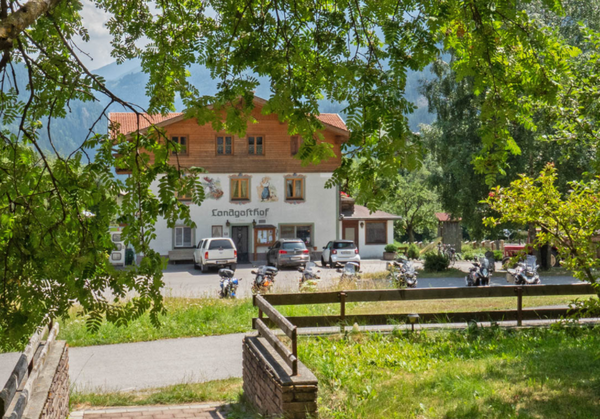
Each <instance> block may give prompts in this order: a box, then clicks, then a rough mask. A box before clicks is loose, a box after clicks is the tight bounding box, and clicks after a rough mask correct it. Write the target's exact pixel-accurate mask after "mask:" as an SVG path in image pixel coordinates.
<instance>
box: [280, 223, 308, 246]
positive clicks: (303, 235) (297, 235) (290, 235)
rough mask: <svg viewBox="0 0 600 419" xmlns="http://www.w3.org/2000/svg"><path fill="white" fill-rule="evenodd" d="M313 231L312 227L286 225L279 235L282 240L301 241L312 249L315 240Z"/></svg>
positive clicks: (281, 228) (282, 227)
mask: <svg viewBox="0 0 600 419" xmlns="http://www.w3.org/2000/svg"><path fill="white" fill-rule="evenodd" d="M311 230H312V226H310V225H284V226H281V227H280V229H279V231H280V233H279V234H280V236H281V237H280V238H282V239H300V240H302V241H303V242H304V244H306V246H307V247H311V246H312V242H313V240H314V237H312V234H311Z"/></svg>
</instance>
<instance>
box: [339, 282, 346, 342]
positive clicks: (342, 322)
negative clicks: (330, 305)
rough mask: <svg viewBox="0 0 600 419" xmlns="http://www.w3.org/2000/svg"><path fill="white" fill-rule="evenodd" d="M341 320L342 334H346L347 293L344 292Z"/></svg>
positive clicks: (341, 295)
mask: <svg viewBox="0 0 600 419" xmlns="http://www.w3.org/2000/svg"><path fill="white" fill-rule="evenodd" d="M340 320H341V323H340V333H344V332H345V330H346V326H345V325H344V323H345V321H346V293H345V292H344V291H342V292H340Z"/></svg>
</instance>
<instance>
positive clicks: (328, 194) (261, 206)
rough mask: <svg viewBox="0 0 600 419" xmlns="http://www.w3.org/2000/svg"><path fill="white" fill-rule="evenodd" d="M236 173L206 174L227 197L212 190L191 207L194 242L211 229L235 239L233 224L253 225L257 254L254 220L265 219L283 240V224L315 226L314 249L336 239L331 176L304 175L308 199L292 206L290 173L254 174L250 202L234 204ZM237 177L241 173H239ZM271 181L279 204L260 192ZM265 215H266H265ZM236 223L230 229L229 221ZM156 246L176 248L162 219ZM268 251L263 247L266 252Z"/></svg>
mask: <svg viewBox="0 0 600 419" xmlns="http://www.w3.org/2000/svg"><path fill="white" fill-rule="evenodd" d="M232 175H234V174H206V175H204V176H202V177H203V178H204V177H209V178H212V179H214V180H215V181H217V180H218V181H219V182H220V186H221V189H222V191H223V195H222V196H221V197H220V198H219V199H214V198H211V197H210V196H209V195H210V194H209V192H210V191H209V190H208V188H206V187H205V190H206V195H207V196H206V199H205V200H204V202H203V203H202V205H201V206H198V205H195V204H190V214H191V217H192V220H194V222H195V223H196V229H195V231H194V232H193V240H194V243H195V244H197V243H198V241H199V240H200V239H202V238H206V237H211V227H212V226H215V225H221V226H223V234H224V236H225V237H231V229H232V227H233V225H248V226H249V237H250V239H249V241H250V252H251V253H253V252H254V248H253V245H254V231H253V228H252V221H253V220H256V222H257V223H259V222H260V221H261V220H265V224H270V225H274V226H275V227H277V230H276V234H277V238H279V237H280V231H279V230H280V225H281V224H297V225H310V224H312V225H313V228H312V231H311V234H312V237H311V240H312V243H313V246H318V248H319V249H320V248H321V247H323V246H325V245H326V244H327V242H328V241H329V240H334V239H335V238H336V223H337V220H338V214H337V206H336V200H337V192H336V188H331V189H325V182H327V180H329V179H330V178H331V173H307V174H301V175H302V176H304V177H305V180H304V188H305V200H304V202H303V203H294V204H292V203H288V202H286V201H285V189H284V186H285V178H284V176H286V175H290V173H251V174H244V175H249V176H250V177H251V179H250V202H248V203H244V204H241V203H235V202H231V201H230V196H231V194H230V178H229V177H230V176H232ZM235 175H237V173H236V174H235ZM265 177H269V178H270V185H271V186H272V187H274V189H275V192H276V194H277V201H275V202H262V200H261V193H260V190H258V187H259V186H260V184H261V182H262V180H263V179H264V178H265ZM157 184H158V182H156V183H155V184H153V186H152V189H153V191H155V193H156V191H158V187H157ZM261 214H262V215H261ZM227 220H229V222H230V223H231V224H232V225H231V226H230V227H227V226H226V222H227ZM152 247H153V248H154V249H155V250H156V251H158V252H159V253H160V254H161V255H167V254H168V253H169V251H170V250H173V249H175V247H174V243H173V230H172V229H170V228H167V223H166V221H165V220H164V219H162V218H161V219H159V220H158V222H157V225H156V239H155V240H153V241H152ZM265 249H266V248H259V249H258V251H259V253H260V252H264V251H265Z"/></svg>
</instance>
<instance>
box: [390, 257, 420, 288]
mask: <svg viewBox="0 0 600 419" xmlns="http://www.w3.org/2000/svg"><path fill="white" fill-rule="evenodd" d="M389 271H390V273H389V275H388V279H389V280H391V281H392V283H393V284H394V286H396V287H398V288H406V287H408V288H415V287H416V286H417V272H416V271H415V267H414V266H413V264H412V262H411V261H409V260H408V259H404V258H402V259H398V260H395V261H393V262H392V263H391V264H390V266H389Z"/></svg>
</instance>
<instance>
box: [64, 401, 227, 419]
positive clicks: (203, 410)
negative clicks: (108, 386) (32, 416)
mask: <svg viewBox="0 0 600 419" xmlns="http://www.w3.org/2000/svg"><path fill="white" fill-rule="evenodd" d="M228 412H229V407H228V406H227V405H225V404H222V403H201V404H184V405H172V406H140V407H115V408H110V409H102V410H93V409H88V410H76V411H74V412H71V414H70V415H69V417H70V418H71V419H192V418H196V419H225V418H226V417H227V413H228Z"/></svg>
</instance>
